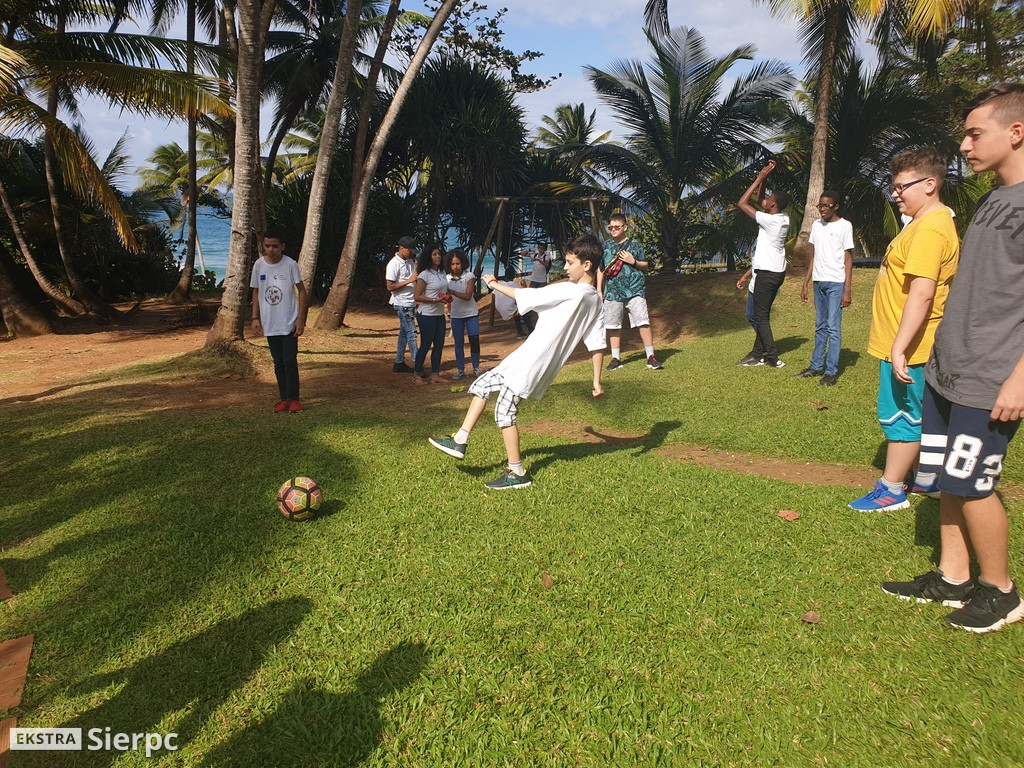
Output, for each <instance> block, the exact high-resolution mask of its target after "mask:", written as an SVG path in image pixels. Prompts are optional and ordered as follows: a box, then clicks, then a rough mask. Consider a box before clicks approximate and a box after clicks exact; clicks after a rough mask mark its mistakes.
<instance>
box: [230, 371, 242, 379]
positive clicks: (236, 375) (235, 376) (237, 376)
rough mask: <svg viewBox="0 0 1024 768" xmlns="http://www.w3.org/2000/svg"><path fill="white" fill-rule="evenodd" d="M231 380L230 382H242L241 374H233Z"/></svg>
mask: <svg viewBox="0 0 1024 768" xmlns="http://www.w3.org/2000/svg"><path fill="white" fill-rule="evenodd" d="M231 380H232V381H241V380H242V374H240V373H236V374H234V375H233V376H232V377H231Z"/></svg>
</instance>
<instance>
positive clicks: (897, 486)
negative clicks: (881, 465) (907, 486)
mask: <svg viewBox="0 0 1024 768" xmlns="http://www.w3.org/2000/svg"><path fill="white" fill-rule="evenodd" d="M882 485H884V486H885V487H886V488H888V489H889V490H890V491H892V492H893V493H903V483H901V482H898V481H897V482H895V483H890V482H889V481H888V480H886V479H885V478H884V477H883V478H882Z"/></svg>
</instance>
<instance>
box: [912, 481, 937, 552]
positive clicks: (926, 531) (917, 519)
mask: <svg viewBox="0 0 1024 768" xmlns="http://www.w3.org/2000/svg"><path fill="white" fill-rule="evenodd" d="M939 535H940V534H939V500H938V499H930V498H928V497H925V498H924V499H922V501H921V503H919V504H918V505H917V508H916V509H915V510H914V546H917V547H931V548H932V554H931V558H932V562H934V563H935V564H936V565H938V564H939V556H940V555H941V554H942V540H941V539H940V538H939Z"/></svg>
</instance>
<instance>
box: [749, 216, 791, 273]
mask: <svg viewBox="0 0 1024 768" xmlns="http://www.w3.org/2000/svg"><path fill="white" fill-rule="evenodd" d="M754 220H755V221H756V222H757V242H756V243H754V258H753V267H754V269H763V270H766V271H768V272H785V271H786V235H787V234H788V233H789V216H788V215H786V214H785V213H765V212H764V211H757V212H756V213H755V214H754Z"/></svg>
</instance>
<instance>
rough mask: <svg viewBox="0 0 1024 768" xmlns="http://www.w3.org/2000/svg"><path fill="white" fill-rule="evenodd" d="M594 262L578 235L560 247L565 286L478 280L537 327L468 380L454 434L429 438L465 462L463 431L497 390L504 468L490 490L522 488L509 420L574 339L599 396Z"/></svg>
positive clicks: (591, 245) (600, 340)
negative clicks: (582, 348) (532, 317)
mask: <svg viewBox="0 0 1024 768" xmlns="http://www.w3.org/2000/svg"><path fill="white" fill-rule="evenodd" d="M600 263H601V244H600V243H599V242H598V240H597V238H595V237H594V236H593V235H581V236H579V237H577V238H576V239H574V240H573V241H572V242H570V243H569V244H568V245H567V246H566V247H565V270H566V272H568V273H569V281H568V282H559V283H554V284H552V285H549V286H547V287H545V288H516V287H514V286H510V285H504V284H502V283H499V282H498V280H497V278H496V277H494V276H493V275H488V276H486V277H485V278H484V279H485V280H486V281H487V287H488V288H490V289H491V290H492V291H495V292H498V293H502V294H504V295H506V296H508V297H509V298H512V299H514V300H515V302H516V305H517V306H518V308H519V312H520V314H525V313H527V312H531V311H533V312H536V313H537V326H536V328H535V329H534V331H533V333H532V334H530V336H529V338H527V340H526V341H525V342H523V344H522V345H521V346H519V347H518V348H517V349H516V350H515V351H513V352H512V354H510V355H509V356H508V357H506V358H505V359H504V360H502V361H501V363H500V364H499V365H498V367H497V368H494V369H493V370H491V371H488V372H487V373H485V374H483V375H482V376H481V377H480V378H478V379H477V380H476V381H474V382H473V384H472V386H470V388H469V393H470V394H471V395H473V401H472V402H471V403H470V404H469V410H468V411H467V412H466V418H465V419H464V420H463V422H462V427H461V429H459V431H458V432H456V433H455V434H453V435H451V436H450V437H440V438H439V437H431V438H430V444H431V445H433V446H434V447H435V448H437V449H438V450H441V451H444V452H445V453H447V454H448V455H449V456H454V457H455V458H457V459H463V458H465V457H466V444H467V443H468V442H469V434H470V432H472V431H473V427H474V426H476V423H477V421H478V420H479V419H480V416H481V415H482V414H483V412H484V408H485V407H486V405H487V400H488V398H489V397H490V396H491V394H492V393H494V392H497V393H498V398H497V403H496V405H495V407H494V420H495V422H496V423H497V424H498V426H499V427H501V436H502V439H503V440H504V442H505V452H506V453H507V454H508V469H506V470H505V471H504V472H503V473H502V474H501V475H500V476H499V477H497V478H496V479H494V480H492V481H491V482H489V483H487V487H488V488H491V489H494V490H504V489H507V488H525V487H526V486H528V485H530V484H531V482H532V478H531V477H530V475H529V474H527V472H526V471H525V470H524V469H523V460H522V457H521V455H520V452H519V428H518V427H517V426H516V417H517V416H518V413H519V401H520V400H522V399H523V398H526V397H532V398H533V399H534V400H540V399H541V398H542V397H543V396H544V393H545V392H546V391H547V389H548V387H549V386H551V382H552V381H554V379H555V376H557V375H558V372H559V371H560V370H561V368H562V366H563V365H565V361H566V360H568V359H569V355H571V354H572V351H573V350H574V349H575V348H576V345H577V344H579V343H580V341H583V342H585V344H586V346H587V349H588V350H590V353H591V358H592V359H593V364H594V381H593V390H592V394H593V396H594V397H600V396H601V395H602V394H603V393H604V390H603V389H602V388H601V363H602V362H603V360H604V323H603V322H602V318H603V310H602V307H601V299H600V297H599V296H598V294H597V288H596V287H595V286H596V284H597V268H598V265H599V264H600Z"/></svg>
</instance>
